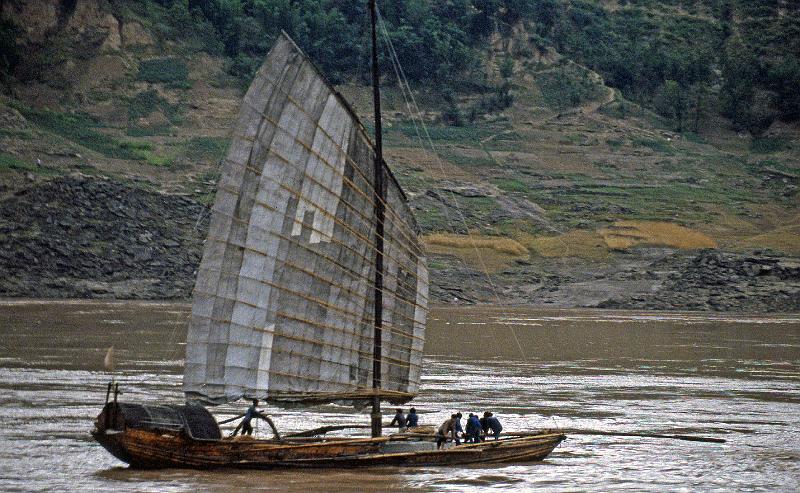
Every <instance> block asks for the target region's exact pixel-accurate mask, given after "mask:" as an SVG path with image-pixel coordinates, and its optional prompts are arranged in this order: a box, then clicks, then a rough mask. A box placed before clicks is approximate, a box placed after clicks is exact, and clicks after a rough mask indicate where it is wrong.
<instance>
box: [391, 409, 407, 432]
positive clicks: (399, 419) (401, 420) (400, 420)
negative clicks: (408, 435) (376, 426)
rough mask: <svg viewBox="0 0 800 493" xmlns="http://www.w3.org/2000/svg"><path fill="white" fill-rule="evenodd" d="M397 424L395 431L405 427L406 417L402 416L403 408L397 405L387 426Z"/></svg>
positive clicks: (400, 430) (402, 429) (403, 429)
mask: <svg viewBox="0 0 800 493" xmlns="http://www.w3.org/2000/svg"><path fill="white" fill-rule="evenodd" d="M394 425H397V431H399V432H402V431H405V429H406V417H405V416H403V410H402V409H400V408H399V407H398V408H397V412H396V413H395V415H394V418H393V419H392V422H391V423H389V426H394Z"/></svg>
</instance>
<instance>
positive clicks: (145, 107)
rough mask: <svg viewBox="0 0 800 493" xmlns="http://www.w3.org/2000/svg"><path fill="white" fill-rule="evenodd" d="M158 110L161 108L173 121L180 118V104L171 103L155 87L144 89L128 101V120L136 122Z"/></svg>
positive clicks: (175, 121) (177, 120)
mask: <svg viewBox="0 0 800 493" xmlns="http://www.w3.org/2000/svg"><path fill="white" fill-rule="evenodd" d="M157 110H161V111H162V112H163V113H164V116H165V117H167V119H168V120H169V121H170V122H171V123H177V122H179V120H180V113H181V112H180V105H178V104H174V105H173V104H170V103H169V102H168V101H167V100H166V99H164V98H162V97H161V96H159V95H158V92H156V90H155V89H150V90H147V91H142V92H140V93H138V94H136V95H135V96H134V97H132V98H131V99H130V101H128V120H129V121H131V122H135V121H136V120H138V119H139V118H143V117H147V116H148V115H150V114H151V113H153V112H154V111H157Z"/></svg>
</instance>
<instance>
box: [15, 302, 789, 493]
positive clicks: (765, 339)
mask: <svg viewBox="0 0 800 493" xmlns="http://www.w3.org/2000/svg"><path fill="white" fill-rule="evenodd" d="M187 319H188V306H187V305H183V304H173V303H131V302H125V303H110V302H78V301H73V302H63V301H59V302H30V301H6V302H0V490H4V491H31V490H43V489H49V490H54V491H75V490H84V491H92V490H94V491H109V490H114V491H131V492H133V491H136V492H140V491H180V492H183V491H195V490H203V491H220V492H221V491H253V490H257V491H302V492H311V491H492V490H494V491H508V490H528V489H536V490H537V491H564V490H569V491H582V490H597V491H620V490H630V491H676V490H685V491H713V490H719V491H732V490H739V491H755V490H768V491H795V490H796V487H797V484H798V483H799V482H800V437H798V430H800V317H794V316H790V315H782V316H774V317H762V316H749V315H748V316H741V315H731V316H728V315H719V314H709V315H706V314H697V313H692V314H681V313H647V312H621V311H611V312H610V311H598V310H594V311H593V310H559V311H557V310H524V309H500V308H492V307H488V308H487V307H480V308H441V309H435V310H433V311H432V312H431V323H430V327H429V331H428V342H427V344H426V350H425V351H426V354H427V357H426V360H425V369H424V375H423V385H422V391H421V393H420V396H419V397H418V398H417V399H415V400H414V404H415V405H416V407H417V409H419V410H420V411H421V413H422V416H421V421H422V422H423V423H427V424H438V423H439V422H440V421H442V420H443V419H444V418H445V417H446V416H448V415H449V414H450V413H451V412H454V411H456V410H460V411H462V412H464V413H466V412H482V411H484V410H487V409H491V410H492V411H494V412H495V414H497V415H498V416H499V417H500V418H501V419H502V420H503V423H504V427H505V429H507V430H523V429H531V428H556V427H563V428H586V429H601V430H611V431H645V432H657V433H677V434H703V435H708V436H714V437H722V438H725V439H726V440H728V442H727V443H725V444H721V445H720V444H706V443H697V442H683V441H674V440H658V439H645V438H622V437H610V436H586V435H574V436H571V437H570V438H569V439H568V440H567V441H566V442H564V443H563V444H562V445H561V446H560V447H559V448H558V449H556V451H555V452H554V453H553V454H552V455H551V456H550V458H549V459H548V460H547V461H545V462H543V463H540V464H532V465H513V466H504V467H463V468H425V469H368V470H357V471H346V470H345V471H336V470H325V471H310V472H303V471H300V472H297V471H293V472H281V471H273V472H253V471H247V472H241V471H240V472H231V471H217V472H197V471H184V470H166V471H136V470H130V469H127V468H126V467H123V466H122V465H121V463H119V462H118V461H116V460H115V459H114V458H113V457H111V456H110V455H108V454H107V453H106V452H105V451H104V450H103V449H102V448H100V447H99V446H98V445H97V444H95V443H94V442H92V441H91V439H90V437H89V434H88V432H89V430H90V428H91V426H92V425H91V423H92V420H93V419H94V417H95V416H96V415H97V413H98V412H99V409H100V406H101V404H102V401H103V399H104V397H105V389H106V384H107V382H108V380H109V378H110V375H109V374H108V373H107V372H105V371H104V370H103V358H104V356H105V352H106V349H107V348H108V347H109V346H111V345H113V346H114V347H115V355H116V357H115V359H116V361H117V373H116V379H117V381H119V382H120V384H121V387H122V390H123V392H125V393H124V394H123V396H122V399H125V400H131V401H147V402H161V401H172V402H174V401H177V400H179V399H180V397H181V395H180V382H181V377H180V372H181V365H182V357H183V338H184V336H185V325H186V321H187ZM240 410H241V406H240V407H236V406H224V407H223V408H221V409H219V410H218V413H217V414H218V416H219V418H220V419H223V418H225V417H229V416H233V415H235V414H236V413H237V412H239V411H240ZM271 412H272V414H273V415H275V416H278V417H279V426H280V427H281V428H282V429H283V430H285V431H290V430H299V429H304V428H308V427H313V426H321V425H324V424H334V423H341V422H362V423H367V421H368V418H367V415H366V414H363V413H357V412H354V411H353V409H351V408H344V407H339V406H321V407H317V408H313V409H312V410H311V411H308V412H304V411H301V410H297V409H293V410H280V409H272V410H271ZM259 431H260V432H263V433H264V434H265V435H266V436H269V432H268V431H267V430H259Z"/></svg>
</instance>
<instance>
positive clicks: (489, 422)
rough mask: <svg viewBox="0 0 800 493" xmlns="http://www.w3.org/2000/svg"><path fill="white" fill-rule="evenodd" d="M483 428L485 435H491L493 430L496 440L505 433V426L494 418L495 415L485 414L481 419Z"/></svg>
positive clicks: (487, 412)
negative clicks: (501, 433)
mask: <svg viewBox="0 0 800 493" xmlns="http://www.w3.org/2000/svg"><path fill="white" fill-rule="evenodd" d="M481 428H482V429H483V433H484V434H485V435H487V436H488V435H489V430H492V434H493V435H494V439H495V440H497V439H498V437H499V436H500V432H501V431H503V425H501V424H500V420H499V419H497V418H495V417H494V414H492V413H490V412H489V411H486V412H485V413H483V417H482V418H481Z"/></svg>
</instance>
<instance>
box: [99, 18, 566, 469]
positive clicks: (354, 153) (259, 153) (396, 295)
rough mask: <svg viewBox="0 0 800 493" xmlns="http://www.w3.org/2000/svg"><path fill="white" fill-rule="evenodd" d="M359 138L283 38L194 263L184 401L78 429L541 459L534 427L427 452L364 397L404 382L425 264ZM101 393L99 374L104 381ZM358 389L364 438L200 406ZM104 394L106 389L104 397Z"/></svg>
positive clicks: (255, 90) (460, 459)
mask: <svg viewBox="0 0 800 493" xmlns="http://www.w3.org/2000/svg"><path fill="white" fill-rule="evenodd" d="M371 7H372V13H373V64H374V66H375V67H374V70H373V74H374V78H375V80H374V82H375V89H376V91H375V113H376V142H375V145H374V146H373V144H372V143H371V142H370V139H369V137H368V135H367V132H366V130H365V128H364V127H363V126H362V125H361V123H360V122H359V121H358V119H357V117H356V115H355V113H354V112H353V110H352V109H351V108H350V107H349V106H348V104H347V103H346V102H345V100H344V99H343V98H342V97H341V95H339V94H338V93H337V92H336V91H335V90H334V89H333V88H332V87H331V86H330V85H329V84H328V83H327V82H326V81H325V79H324V77H323V76H322V75H321V74H320V73H319V71H318V70H317V69H316V68H315V66H314V65H313V64H312V63H311V61H310V60H309V59H308V58H307V57H306V55H305V54H304V53H303V52H302V51H301V50H300V49H299V48H298V47H297V46H296V45H295V43H294V42H293V41H292V40H291V39H290V38H289V37H288V36H286V35H285V34H283V35H282V36H281V37H280V38H279V40H278V41H277V43H276V44H275V46H274V47H273V48H272V50H271V51H270V53H269V54H268V55H267V58H266V60H265V61H264V64H263V65H262V66H261V68H260V69H259V71H258V73H257V74H256V76H255V79H254V81H253V83H252V85H251V86H250V88H249V90H248V91H247V94H246V95H245V97H244V101H243V103H242V108H241V110H240V114H239V119H238V122H237V123H236V125H235V128H234V132H233V137H232V141H231V145H230V148H229V151H228V154H227V158H226V159H225V162H224V165H223V169H222V176H221V178H220V180H219V184H218V187H217V195H216V200H215V203H214V206H213V211H212V218H211V224H210V229H209V234H208V238H207V240H206V243H205V249H204V252H203V259H202V262H201V264H200V268H199V270H198V273H197V281H196V285H195V291H194V296H193V304H192V316H191V322H190V325H189V331H188V335H187V345H186V363H185V368H184V381H183V385H184V391H185V394H186V396H187V401H188V402H187V404H186V405H183V406H146V405H138V404H131V403H121V402H118V399H117V391H116V389H114V398H113V401H112V402H107V404H106V406H105V407H104V409H103V411H102V413H101V414H100V416H98V419H97V422H96V429H95V431H94V432H93V435H94V437H95V438H96V439H97V441H99V442H100V443H101V444H102V445H103V446H104V447H105V448H106V449H108V450H109V451H110V452H111V453H112V454H114V455H115V456H116V457H118V458H119V459H120V460H122V461H125V462H127V463H129V464H131V465H133V466H138V467H198V468H209V467H249V468H269V467H328V466H336V467H344V466H346V467H355V466H365V465H422V464H427V465H433V464H467V463H475V462H509V461H526V460H541V459H542V458H544V457H545V456H546V455H547V454H549V453H550V452H551V451H552V450H553V448H555V447H556V446H557V445H558V443H560V442H561V441H562V440H563V439H564V436H563V435H561V434H558V433H556V434H545V435H540V436H532V437H523V438H506V439H501V440H498V441H487V442H484V443H478V444H470V445H463V446H460V447H455V448H448V449H444V450H441V451H439V450H436V449H435V446H434V443H433V439H432V437H430V436H424V435H412V434H399V435H390V436H388V437H386V436H381V427H380V423H381V415H380V402H381V401H388V402H392V403H396V404H400V403H403V402H407V401H408V400H410V399H411V398H413V397H414V395H415V394H416V393H417V391H418V389H419V382H420V373H421V364H422V350H423V343H424V334H425V322H426V313H427V296H428V271H427V267H426V263H425V257H424V254H423V251H422V248H421V245H420V241H419V239H418V235H419V228H418V226H417V223H416V221H415V219H414V216H413V214H412V212H411V210H410V209H409V207H408V205H407V203H406V199H405V196H404V194H403V191H402V189H401V188H400V186H399V185H398V183H397V181H396V180H395V179H394V177H393V175H392V173H391V171H390V170H389V169H388V167H387V166H386V165H385V163H384V162H383V158H382V155H381V141H380V121H381V120H380V107H379V104H380V97H379V94H378V92H377V82H378V74H377V55H376V52H375V50H374V43H375V31H374V14H375V11H374V5H371ZM111 390H112V388H111V386H109V392H110V391H111ZM243 397H245V398H258V399H261V400H266V401H269V402H273V403H277V404H291V405H310V404H323V403H330V402H358V401H367V402H371V403H372V405H373V413H372V434H373V438H295V439H281V440H277V439H274V440H254V439H234V438H223V436H222V434H221V432H220V429H219V426H218V424H217V423H216V421H215V420H214V418H213V416H212V415H211V414H210V413H209V412H208V411H207V410H206V409H205V408H204V407H203V406H202V405H200V403H204V404H211V405H213V404H221V403H225V402H231V401H235V400H237V399H240V398H243ZM107 401H108V399H107Z"/></svg>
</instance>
